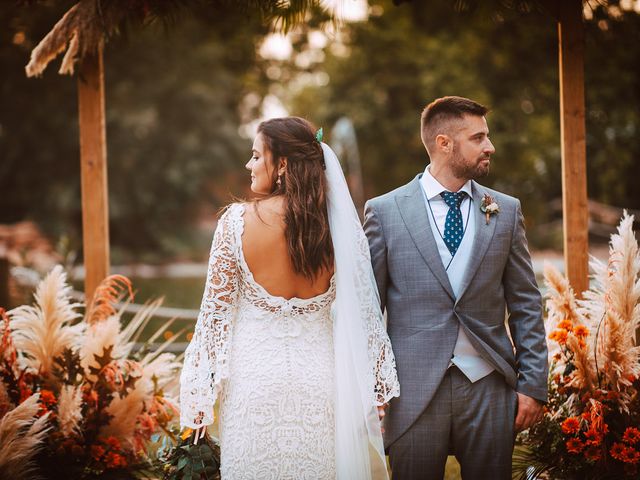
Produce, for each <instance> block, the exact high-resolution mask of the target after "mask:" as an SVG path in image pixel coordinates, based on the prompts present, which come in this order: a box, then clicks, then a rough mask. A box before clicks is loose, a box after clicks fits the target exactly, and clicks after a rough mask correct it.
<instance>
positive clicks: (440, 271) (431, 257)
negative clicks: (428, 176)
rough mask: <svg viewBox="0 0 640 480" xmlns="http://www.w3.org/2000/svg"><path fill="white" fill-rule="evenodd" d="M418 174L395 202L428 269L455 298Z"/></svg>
mask: <svg viewBox="0 0 640 480" xmlns="http://www.w3.org/2000/svg"><path fill="white" fill-rule="evenodd" d="M419 178H420V175H418V176H417V177H416V178H414V179H413V181H412V182H411V183H409V185H408V186H407V190H405V194H404V195H398V196H396V203H397V205H398V209H399V210H400V216H401V217H402V221H403V222H404V224H405V225H406V227H407V230H409V234H410V235H411V239H412V240H413V243H414V244H415V245H416V248H417V249H418V251H419V252H420V255H421V256H422V258H423V259H424V262H425V263H426V264H427V266H428V267H429V269H430V270H431V271H432V272H433V274H434V276H435V277H436V278H437V279H438V281H439V282H440V283H441V284H442V286H443V287H444V289H445V290H446V291H447V293H448V294H449V296H450V297H451V298H452V299H454V300H455V295H454V294H453V289H452V288H451V283H449V277H448V276H447V272H446V271H445V269H444V265H442V258H440V252H438V245H437V244H436V239H435V238H434V236H433V231H432V230H431V225H430V223H429V215H428V213H427V210H426V207H425V205H424V196H423V193H422V187H420V182H419V180H418V179H419Z"/></svg>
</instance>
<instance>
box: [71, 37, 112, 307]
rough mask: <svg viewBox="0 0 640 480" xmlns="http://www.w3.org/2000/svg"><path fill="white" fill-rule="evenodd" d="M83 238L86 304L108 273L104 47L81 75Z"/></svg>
mask: <svg viewBox="0 0 640 480" xmlns="http://www.w3.org/2000/svg"><path fill="white" fill-rule="evenodd" d="M78 109H79V122H80V165H81V168H80V173H81V176H82V236H83V250H84V268H85V280H84V288H85V296H86V298H87V301H90V300H91V298H92V297H93V292H94V291H95V289H96V287H97V286H98V285H99V283H100V282H101V281H102V280H103V279H104V278H105V277H106V276H107V275H108V274H109V203H108V191H107V146H106V133H105V108H104V66H103V61H102V47H100V49H99V50H98V52H97V53H96V54H94V55H89V56H87V57H85V58H84V59H83V60H82V62H81V65H80V68H79V72H78Z"/></svg>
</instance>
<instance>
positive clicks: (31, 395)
mask: <svg viewBox="0 0 640 480" xmlns="http://www.w3.org/2000/svg"><path fill="white" fill-rule="evenodd" d="M125 297H128V299H129V300H130V299H132V297H133V293H132V288H131V283H130V281H129V280H128V279H127V278H126V277H122V276H118V275H114V276H111V277H109V278H107V279H106V280H105V281H104V282H103V283H102V284H101V285H100V287H99V288H98V289H97V290H96V293H95V295H94V297H93V299H92V301H91V303H90V304H89V305H88V306H87V308H86V310H85V313H84V315H83V314H81V313H80V312H81V311H82V308H83V305H81V304H79V303H74V302H73V300H72V297H71V288H70V287H69V285H68V284H67V281H66V275H65V273H64V271H63V270H62V268H61V267H55V268H54V269H53V270H52V271H51V272H50V273H49V274H48V275H47V276H46V277H45V278H44V279H43V280H42V281H41V283H40V284H39V285H38V287H37V289H36V292H35V302H34V304H33V305H24V306H21V307H18V308H16V309H14V310H11V311H9V312H5V311H4V310H2V311H0V480H4V479H11V480H22V479H34V478H45V479H65V480H68V479H71V478H73V479H98V478H100V479H110V478H114V479H115V478H118V479H121V478H158V475H157V472H158V471H159V468H160V465H159V464H158V462H157V455H156V454H157V453H158V450H161V448H159V446H160V445H161V444H163V443H164V445H165V446H166V444H167V441H169V443H171V442H174V443H175V442H176V441H177V440H178V439H177V437H176V434H177V431H178V427H177V420H178V407H177V402H176V401H175V400H174V399H173V398H172V395H171V394H170V393H169V392H172V391H175V388H176V385H175V382H176V377H177V371H178V369H179V368H180V363H179V362H178V359H177V358H176V356H175V355H174V354H172V353H168V352H166V348H167V347H168V345H169V344H171V343H172V342H173V341H174V340H175V339H176V338H177V337H178V336H179V335H180V334H181V333H182V332H178V333H176V334H175V335H173V336H171V337H170V338H169V339H168V340H167V341H165V343H163V344H162V346H161V347H160V348H159V349H157V350H155V351H153V352H151V351H147V350H144V349H143V350H142V351H138V352H134V351H133V347H134V343H135V342H136V341H137V340H138V338H139V335H140V333H141V332H142V329H143V328H144V327H145V326H146V324H147V323H148V321H149V320H150V319H151V318H152V316H153V313H154V311H155V309H157V308H158V306H159V305H160V303H161V301H155V302H151V303H149V304H147V305H146V307H145V308H144V309H143V310H142V311H140V312H139V313H137V314H136V315H135V316H134V317H133V318H132V319H131V320H130V321H129V322H128V323H127V325H126V327H123V322H122V313H123V310H122V309H120V310H117V309H116V308H115V304H116V301H118V300H121V299H123V298H125ZM168 326H169V323H167V324H165V325H164V326H163V327H162V328H161V329H160V330H159V331H158V332H157V333H156V334H155V335H154V336H153V337H152V338H151V339H150V342H153V341H154V340H155V338H157V337H158V336H159V335H161V334H162V333H163V332H164V331H165V330H166V328H168Z"/></svg>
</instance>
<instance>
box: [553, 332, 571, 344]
mask: <svg viewBox="0 0 640 480" xmlns="http://www.w3.org/2000/svg"><path fill="white" fill-rule="evenodd" d="M568 336H569V332H567V330H565V329H564V328H558V329H557V330H554V331H553V332H551V334H550V335H549V339H550V340H554V341H556V342H558V343H559V344H560V345H564V344H565V343H567V337H568Z"/></svg>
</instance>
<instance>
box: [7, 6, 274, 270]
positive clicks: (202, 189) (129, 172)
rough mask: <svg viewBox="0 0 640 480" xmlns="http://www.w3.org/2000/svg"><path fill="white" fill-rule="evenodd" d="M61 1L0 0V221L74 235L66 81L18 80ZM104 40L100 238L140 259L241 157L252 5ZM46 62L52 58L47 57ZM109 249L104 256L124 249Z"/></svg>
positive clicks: (189, 217) (176, 236) (252, 62)
mask: <svg viewBox="0 0 640 480" xmlns="http://www.w3.org/2000/svg"><path fill="white" fill-rule="evenodd" d="M72 3H73V2H62V3H57V4H55V5H53V4H51V3H47V4H43V5H31V6H29V7H28V8H27V7H22V8H21V7H17V6H15V5H5V4H3V5H2V6H0V24H2V25H6V26H7V27H8V28H3V29H2V31H1V33H0V35H1V38H2V43H1V44H0V65H1V67H0V68H1V70H2V72H3V75H2V78H1V79H0V82H1V83H0V85H1V88H0V105H1V107H0V188H1V189H2V192H3V201H2V204H1V205H0V222H15V221H18V220H22V219H25V218H31V219H34V220H36V221H37V222H39V223H41V224H43V225H45V227H46V228H47V230H48V231H49V232H50V233H51V234H52V235H54V236H57V235H60V234H62V233H72V234H73V235H74V236H75V238H76V245H79V243H80V242H79V241H78V239H79V236H80V219H81V215H80V178H79V168H80V162H79V147H78V130H77V98H76V96H77V92H76V80H75V79H73V78H69V77H61V76H59V75H57V73H56V72H55V70H54V68H55V66H54V65H52V67H53V68H51V67H50V68H49V69H48V70H47V71H45V73H44V75H43V78H40V79H27V78H26V76H25V72H24V66H25V64H26V63H27V61H28V58H29V52H30V51H31V49H32V48H33V47H34V46H35V44H36V43H37V42H38V41H39V40H40V39H41V38H43V37H44V35H45V34H46V33H47V32H48V30H49V29H50V28H51V26H52V25H53V24H54V23H55V22H56V21H57V19H59V18H60V16H61V15H62V14H63V13H64V11H66V9H67V8H68V7H69V6H70V5H71V4H72ZM178 20H179V22H177V23H176V24H175V25H172V26H171V28H170V30H169V31H167V30H164V29H163V28H162V25H161V24H160V22H158V23H157V24H156V25H152V26H150V27H148V28H146V29H144V30H142V31H140V32H137V31H136V32H131V33H135V35H133V34H131V35H128V36H124V37H116V38H113V39H112V40H111V41H110V42H109V44H108V47H107V49H106V51H105V90H106V105H107V108H106V116H107V151H108V159H109V187H110V228H111V242H112V245H113V246H114V247H115V252H116V257H118V252H123V251H124V252H129V253H130V255H131V256H132V257H134V258H135V259H138V260H139V259H140V258H141V255H142V254H143V253H144V252H155V253H156V254H161V253H164V254H165V255H166V253H175V251H176V250H179V249H180V245H181V244H184V242H185V241H187V240H188V237H189V235H190V231H191V225H192V223H193V221H194V220H195V218H196V217H197V215H198V213H199V211H200V209H199V206H200V205H202V204H211V206H210V207H209V209H210V211H211V212H215V209H216V208H217V207H219V206H220V205H222V204H223V202H225V201H228V198H221V197H222V196H224V197H226V193H227V189H228V187H227V183H228V181H229V179H231V181H233V178H234V174H235V175H237V174H238V172H239V171H240V169H241V168H242V166H243V165H244V163H245V162H244V160H245V157H246V156H247V155H248V154H247V150H248V148H249V143H248V141H246V140H243V139H242V138H241V137H240V136H239V135H238V128H239V126H240V123H241V122H240V118H239V113H238V105H239V104H240V102H241V100H242V98H243V96H244V95H245V94H246V93H247V91H248V89H247V84H255V82H249V79H250V77H252V76H254V75H255V73H254V72H255V68H256V52H255V45H256V43H257V42H258V41H259V39H261V38H262V37H263V36H264V35H265V34H266V33H267V32H268V28H267V27H266V26H264V25H263V23H262V19H261V18H260V17H259V16H256V15H253V16H249V15H248V14H247V12H243V11H238V10H237V9H233V8H229V9H228V11H222V12H221V11H220V10H212V9H211V8H209V7H208V6H206V5H203V6H202V7H199V8H194V10H193V11H192V12H191V13H189V14H187V13H184V14H183V15H182V16H181V17H180V18H179V19H178ZM54 63H56V62H54ZM128 256H129V255H126V256H125V258H122V257H120V258H116V260H120V261H122V260H127V258H126V257H128Z"/></svg>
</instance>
